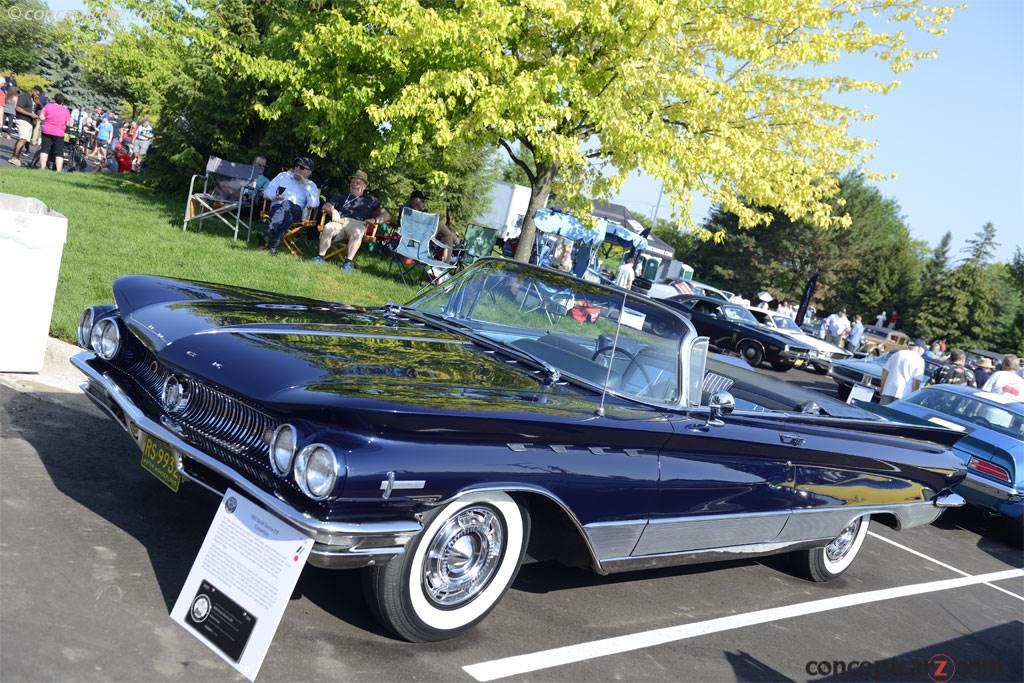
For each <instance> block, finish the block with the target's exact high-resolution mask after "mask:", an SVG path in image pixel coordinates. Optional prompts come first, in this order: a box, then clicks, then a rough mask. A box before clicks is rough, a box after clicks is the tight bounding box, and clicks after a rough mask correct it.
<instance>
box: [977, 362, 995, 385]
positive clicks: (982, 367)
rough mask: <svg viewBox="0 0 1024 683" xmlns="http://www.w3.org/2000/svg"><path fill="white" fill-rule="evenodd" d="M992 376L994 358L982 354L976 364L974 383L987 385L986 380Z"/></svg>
mask: <svg viewBox="0 0 1024 683" xmlns="http://www.w3.org/2000/svg"><path fill="white" fill-rule="evenodd" d="M991 376H992V359H991V358H985V357H984V356H982V357H981V358H979V359H978V362H977V363H975V364H974V385H975V386H978V387H983V386H985V382H987V381H988V378H989V377H991Z"/></svg>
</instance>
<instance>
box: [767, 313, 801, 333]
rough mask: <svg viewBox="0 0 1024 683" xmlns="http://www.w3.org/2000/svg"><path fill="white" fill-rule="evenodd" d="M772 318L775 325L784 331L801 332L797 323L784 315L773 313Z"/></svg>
mask: <svg viewBox="0 0 1024 683" xmlns="http://www.w3.org/2000/svg"><path fill="white" fill-rule="evenodd" d="M772 320H774V321H775V326H776V327H778V328H779V329H780V330H785V331H786V332H801V333H802V332H803V330H801V329H800V326H799V325H797V324H796V323H795V322H793V320H792V319H790V318H787V317H786V316H784V315H773V316H772Z"/></svg>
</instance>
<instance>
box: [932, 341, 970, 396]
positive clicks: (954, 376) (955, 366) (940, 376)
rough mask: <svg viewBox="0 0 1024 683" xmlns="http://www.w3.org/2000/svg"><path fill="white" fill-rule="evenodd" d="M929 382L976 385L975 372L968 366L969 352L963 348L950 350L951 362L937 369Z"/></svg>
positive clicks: (966, 385)
mask: <svg viewBox="0 0 1024 683" xmlns="http://www.w3.org/2000/svg"><path fill="white" fill-rule="evenodd" d="M928 384H929V385H932V384H959V385H962V386H965V387H976V386H978V384H977V382H975V380H974V373H973V372H971V370H970V369H969V368H968V367H967V354H966V353H964V352H963V350H962V349H953V350H952V351H950V352H949V364H948V365H943V366H942V367H941V368H939V369H938V370H936V371H935V374H934V375H932V377H931V379H929V380H928Z"/></svg>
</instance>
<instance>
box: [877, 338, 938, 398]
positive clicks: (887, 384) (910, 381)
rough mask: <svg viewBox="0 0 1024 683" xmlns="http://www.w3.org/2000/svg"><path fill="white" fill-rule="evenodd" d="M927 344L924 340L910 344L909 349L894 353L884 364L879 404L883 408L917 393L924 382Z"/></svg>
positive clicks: (917, 340) (916, 340)
mask: <svg viewBox="0 0 1024 683" xmlns="http://www.w3.org/2000/svg"><path fill="white" fill-rule="evenodd" d="M926 346H928V343H927V342H925V340H924V339H915V340H914V341H912V342H910V348H909V349H902V350H900V351H896V352H895V353H893V354H892V355H891V356H889V360H888V361H886V363H885V368H884V369H883V370H882V395H881V397H880V399H879V402H880V403H881V404H882V405H883V406H884V405H888V404H889V403H892V402H893V401H898V400H900V399H901V398H903V397H904V396H906V395H908V394H910V393H912V392H915V391H917V390H918V389H919V388H921V383H922V382H924V359H923V358H922V357H921V356H922V355H923V354H924V350H925V347H926Z"/></svg>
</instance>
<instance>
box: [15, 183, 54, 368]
mask: <svg viewBox="0 0 1024 683" xmlns="http://www.w3.org/2000/svg"><path fill="white" fill-rule="evenodd" d="M67 234H68V219H67V218H66V217H64V216H63V215H62V214H59V213H57V212H56V211H51V210H50V209H49V208H48V207H47V206H46V204H43V203H42V202H41V201H39V200H38V199H35V198H33V197H19V196H18V195H13V194H3V193H0V372H39V371H40V370H41V369H42V367H43V359H44V357H45V355H46V340H47V337H48V333H49V330H50V317H51V316H52V315H53V299H54V295H55V294H56V292H57V276H58V274H59V273H60V259H61V256H62V255H63V253H64V242H65V240H66V239H67Z"/></svg>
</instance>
